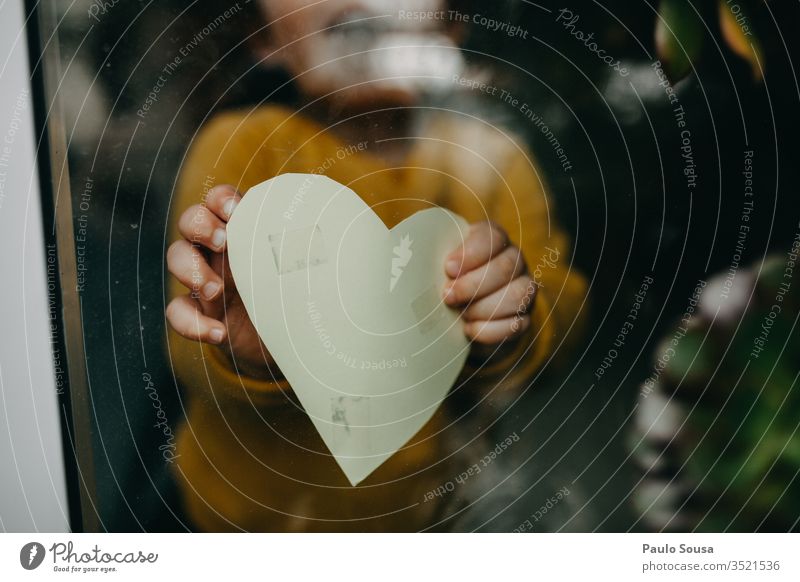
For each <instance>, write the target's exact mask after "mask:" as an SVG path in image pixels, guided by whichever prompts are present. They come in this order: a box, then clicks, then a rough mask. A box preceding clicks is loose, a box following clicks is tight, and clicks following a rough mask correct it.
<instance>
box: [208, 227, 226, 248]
mask: <svg viewBox="0 0 800 582" xmlns="http://www.w3.org/2000/svg"><path fill="white" fill-rule="evenodd" d="M211 244H212V245H214V246H215V247H217V248H220V247H222V245H224V244H225V231H224V230H223V229H221V228H218V229H217V230H215V231H214V234H213V235H212V237H211Z"/></svg>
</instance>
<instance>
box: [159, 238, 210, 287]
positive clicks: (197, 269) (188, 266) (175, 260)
mask: <svg viewBox="0 0 800 582" xmlns="http://www.w3.org/2000/svg"><path fill="white" fill-rule="evenodd" d="M167 268H168V269H169V272H170V273H172V274H173V275H174V276H175V278H176V279H177V280H178V281H180V282H181V283H182V284H183V285H184V286H186V287H187V288H188V289H189V290H190V291H191V293H192V296H193V297H194V298H195V299H201V298H202V299H205V300H206V301H212V300H214V299H217V298H219V297H220V295H221V294H222V288H223V283H222V279H221V278H220V276H219V275H217V274H216V273H215V272H214V270H213V269H212V268H211V266H210V265H209V264H208V261H206V257H205V255H203V253H202V252H201V251H200V249H199V247H197V246H195V245H192V244H190V243H189V241H187V240H183V239H181V240H178V241H175V242H174V243H172V244H171V245H170V247H169V249H167Z"/></svg>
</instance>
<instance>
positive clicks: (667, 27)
mask: <svg viewBox="0 0 800 582" xmlns="http://www.w3.org/2000/svg"><path fill="white" fill-rule="evenodd" d="M723 1H724V0H723ZM703 32H704V29H703V23H702V21H701V20H700V17H699V16H698V15H697V14H696V13H695V12H694V10H692V8H691V6H690V5H689V4H688V3H686V2H685V1H683V0H661V4H660V5H659V14H658V18H657V20H656V32H655V42H656V55H657V56H658V59H659V60H660V61H661V62H662V63H663V64H664V70H665V71H666V73H667V75H668V76H669V78H670V80H672V81H673V82H675V81H679V80H680V79H682V78H683V77H685V76H686V75H688V74H689V72H690V71H691V70H692V63H693V62H694V61H696V60H697V59H698V58H699V57H700V50H701V49H702V46H703Z"/></svg>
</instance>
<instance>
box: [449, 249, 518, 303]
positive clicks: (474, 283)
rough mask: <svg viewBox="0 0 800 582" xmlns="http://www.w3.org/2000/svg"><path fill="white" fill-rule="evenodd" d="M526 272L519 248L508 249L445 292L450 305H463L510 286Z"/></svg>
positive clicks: (462, 277)
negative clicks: (510, 283)
mask: <svg viewBox="0 0 800 582" xmlns="http://www.w3.org/2000/svg"><path fill="white" fill-rule="evenodd" d="M524 271H525V261H524V260H523V258H522V253H520V251H519V249H518V248H517V247H506V249H505V250H504V251H503V252H501V253H500V254H499V255H497V256H496V257H494V258H493V259H492V260H490V261H489V262H488V263H486V264H484V265H483V266H482V267H478V268H477V269H475V270H473V271H470V272H468V273H466V274H464V275H461V276H460V277H458V278H457V279H456V280H455V281H453V282H452V283H450V284H449V285H448V286H447V287H446V288H445V290H444V300H445V303H447V304H448V305H463V304H465V303H469V302H470V301H474V300H476V299H481V298H482V297H486V296H487V295H489V294H491V293H494V292H495V291H497V290H498V289H501V288H503V287H505V286H506V285H508V283H509V282H510V281H513V280H514V279H515V278H516V277H517V276H519V275H520V274H522V273H523V272H524Z"/></svg>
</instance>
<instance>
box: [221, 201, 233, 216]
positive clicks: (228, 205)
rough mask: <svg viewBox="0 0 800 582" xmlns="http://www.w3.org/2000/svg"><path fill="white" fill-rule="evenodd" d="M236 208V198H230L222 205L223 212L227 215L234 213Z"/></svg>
mask: <svg viewBox="0 0 800 582" xmlns="http://www.w3.org/2000/svg"><path fill="white" fill-rule="evenodd" d="M234 208H236V198H229V199H228V201H227V202H225V205H224V206H223V207H222V212H224V213H225V216H230V215H231V214H233V210H234Z"/></svg>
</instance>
